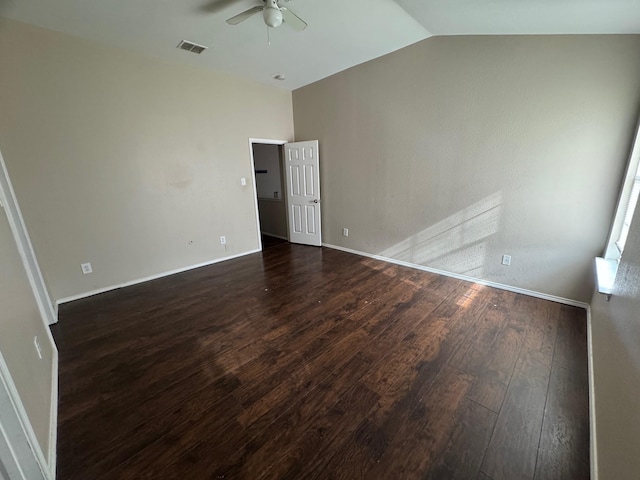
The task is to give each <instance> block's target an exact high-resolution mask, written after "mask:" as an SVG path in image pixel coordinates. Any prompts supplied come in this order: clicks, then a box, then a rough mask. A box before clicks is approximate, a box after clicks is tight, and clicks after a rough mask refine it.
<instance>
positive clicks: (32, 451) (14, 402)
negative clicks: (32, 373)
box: [0, 353, 55, 480]
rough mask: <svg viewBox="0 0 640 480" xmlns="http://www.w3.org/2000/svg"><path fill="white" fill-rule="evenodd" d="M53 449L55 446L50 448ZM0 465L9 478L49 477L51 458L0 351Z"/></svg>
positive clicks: (51, 474) (52, 473) (36, 479)
mask: <svg viewBox="0 0 640 480" xmlns="http://www.w3.org/2000/svg"><path fill="white" fill-rule="evenodd" d="M54 448H55V447H54ZM0 464H1V465H0V467H2V468H3V469H4V473H5V474H6V475H8V476H9V479H10V480H14V479H15V480H31V479H34V480H53V479H54V478H55V461H54V463H53V464H52V463H51V459H49V462H47V460H46V459H45V457H44V455H43V453H42V450H41V449H40V446H39V445H38V441H37V440H36V435H35V433H34V431H33V428H32V427H31V423H30V422H29V417H28V416H27V413H26V411H25V409H24V405H23V404H22V401H21V400H20V395H18V391H17V390H16V386H15V384H14V383H13V379H12V378H11V374H10V373H9V367H8V366H7V364H6V363H5V361H4V357H3V356H2V353H0Z"/></svg>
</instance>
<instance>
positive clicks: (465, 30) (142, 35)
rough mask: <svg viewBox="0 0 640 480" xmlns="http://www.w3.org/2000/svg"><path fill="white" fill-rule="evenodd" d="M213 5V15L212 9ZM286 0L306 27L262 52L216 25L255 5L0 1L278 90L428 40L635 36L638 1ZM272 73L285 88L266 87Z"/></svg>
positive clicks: (37, 17) (32, 18) (73, 29)
mask: <svg viewBox="0 0 640 480" xmlns="http://www.w3.org/2000/svg"><path fill="white" fill-rule="evenodd" d="M216 1H217V2H218V5H219V6H220V5H222V7H218V8H213V9H212V8H211V6H212V5H214V4H215V2H216ZM285 2H286V0H283V1H282V4H283V5H286V6H287V7H288V8H290V9H292V10H293V11H295V12H296V13H297V14H298V15H299V16H300V17H302V18H303V19H304V20H306V21H307V23H308V24H309V27H308V28H307V29H306V30H304V31H302V32H296V31H295V30H293V29H292V28H290V27H289V26H288V25H286V24H285V25H282V26H281V27H278V28H277V29H272V30H270V36H271V45H270V46H269V45H268V44H267V31H266V26H265V25H264V23H262V17H261V16H260V15H256V16H254V17H252V18H250V19H249V20H247V21H245V22H243V23H241V24H240V25H237V26H229V25H227V24H226V23H225V19H227V18H229V17H231V16H233V15H235V14H237V13H240V12H242V11H243V10H246V9H248V8H250V7H252V6H254V5H260V4H261V0H236V1H235V2H232V1H230V0H180V1H177V0H55V1H54V0H0V5H1V6H2V9H1V10H0V15H2V16H6V17H9V18H13V19H15V20H20V21H23V22H25V23H30V24H34V25H38V26H41V27H45V28H50V29H52V30H57V31H61V32H65V33H68V34H71V35H75V36H78V37H82V38H86V39H89V40H94V41H97V42H100V43H104V44H108V45H113V46H117V47H123V48H127V49H130V50H135V51H138V52H141V53H144V54H148V55H152V56H155V57H158V58H161V59H163V60H167V61H177V62H187V63H191V64H198V65H202V66H204V67H207V68H210V69H214V70H217V71H220V72H226V73H229V74H232V75H238V76H241V77H244V78H248V79H252V80H255V81H258V82H262V83H267V84H272V85H277V86H279V87H283V88H287V89H295V88H298V87H301V86H303V85H307V84H309V83H312V82H314V81H317V80H320V79H321V78H324V77H327V76H329V75H331V74H334V73H336V72H339V71H341V70H344V69H346V68H349V67H351V66H354V65H357V64H359V63H362V62H366V61H368V60H371V59H373V58H376V57H379V56H381V55H384V54H386V53H389V52H392V51H394V50H398V49H400V48H402V47H405V46H407V45H410V44H412V43H415V42H417V41H420V40H422V39H425V38H427V37H429V36H431V35H432V34H434V35H459V34H463V35H466V34H509V33H514V34H534V33H544V34H552V33H640V0H446V1H444V0H397V2H395V1H393V0H292V1H290V2H286V3H285ZM207 7H209V8H207ZM211 10H215V11H211ZM182 39H186V40H189V41H192V42H195V43H199V44H202V45H206V46H208V47H210V48H209V49H208V50H207V51H206V52H205V53H203V54H202V55H199V56H198V55H194V54H191V53H188V52H184V51H181V50H178V49H176V48H175V46H176V45H177V44H178V42H179V41H180V40H182ZM277 74H283V75H285V76H286V80H285V81H278V80H274V79H273V77H274V76H275V75H277Z"/></svg>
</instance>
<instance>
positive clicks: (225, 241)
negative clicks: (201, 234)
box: [220, 235, 227, 245]
mask: <svg viewBox="0 0 640 480" xmlns="http://www.w3.org/2000/svg"><path fill="white" fill-rule="evenodd" d="M226 244H227V237H225V236H224V235H222V236H221V237H220V245H226Z"/></svg>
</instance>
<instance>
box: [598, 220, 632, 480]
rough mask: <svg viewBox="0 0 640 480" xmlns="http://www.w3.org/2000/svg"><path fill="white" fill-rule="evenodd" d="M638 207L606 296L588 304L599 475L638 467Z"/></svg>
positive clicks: (626, 474) (609, 478)
mask: <svg viewBox="0 0 640 480" xmlns="http://www.w3.org/2000/svg"><path fill="white" fill-rule="evenodd" d="M639 279H640V209H636V212H635V216H634V220H633V223H632V227H631V232H630V234H629V238H628V240H627V244H626V247H625V251H624V254H623V255H622V261H621V262H620V266H619V270H618V275H617V277H616V283H615V287H614V291H613V296H612V297H611V301H610V302H607V301H606V299H605V297H604V296H603V295H600V294H598V293H596V294H594V296H593V300H592V303H591V309H592V310H591V315H592V338H593V365H594V385H595V400H596V401H595V405H596V419H597V420H596V427H597V439H598V442H597V443H598V463H599V474H600V475H599V479H600V480H617V479H622V478H629V479H632V478H633V479H636V478H638V472H640V456H639V455H638V448H639V447H638V432H640V408H638V403H639V401H640V282H639Z"/></svg>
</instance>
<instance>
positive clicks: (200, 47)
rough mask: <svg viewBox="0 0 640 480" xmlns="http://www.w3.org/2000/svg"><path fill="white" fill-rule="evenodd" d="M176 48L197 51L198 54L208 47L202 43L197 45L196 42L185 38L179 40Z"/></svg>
mask: <svg viewBox="0 0 640 480" xmlns="http://www.w3.org/2000/svg"><path fill="white" fill-rule="evenodd" d="M176 48H179V49H180V50H186V51H187V52H192V53H197V54H198V55H200V54H201V53H202V52H204V51H205V50H206V49H207V48H208V47H205V46H204V45H198V44H197V43H193V42H189V41H187V40H181V41H180V43H179V44H178V46H177V47H176Z"/></svg>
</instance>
